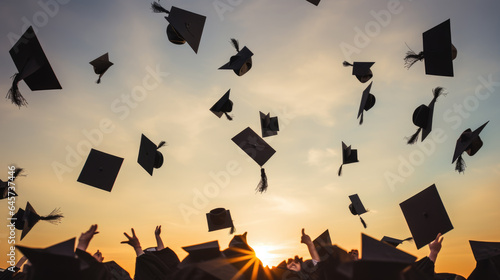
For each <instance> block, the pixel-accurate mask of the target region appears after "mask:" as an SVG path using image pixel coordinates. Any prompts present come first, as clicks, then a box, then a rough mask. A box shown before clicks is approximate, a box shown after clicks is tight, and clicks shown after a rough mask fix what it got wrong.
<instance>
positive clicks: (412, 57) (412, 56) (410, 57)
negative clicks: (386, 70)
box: [404, 49, 424, 69]
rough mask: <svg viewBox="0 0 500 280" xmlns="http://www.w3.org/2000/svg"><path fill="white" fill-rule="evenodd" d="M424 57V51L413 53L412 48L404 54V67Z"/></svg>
mask: <svg viewBox="0 0 500 280" xmlns="http://www.w3.org/2000/svg"><path fill="white" fill-rule="evenodd" d="M422 59H424V52H423V51H422V52H419V53H418V54H417V53H415V52H414V51H413V50H412V49H410V50H409V51H407V52H406V56H405V58H404V61H405V68H406V69H410V67H412V66H413V64H415V62H417V61H422Z"/></svg>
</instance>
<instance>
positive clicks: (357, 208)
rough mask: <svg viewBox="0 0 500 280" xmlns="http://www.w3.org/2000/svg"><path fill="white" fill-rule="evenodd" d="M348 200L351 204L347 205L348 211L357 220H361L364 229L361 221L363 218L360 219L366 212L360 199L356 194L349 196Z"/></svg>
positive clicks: (364, 224) (362, 221) (364, 225)
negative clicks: (357, 218) (357, 217)
mask: <svg viewBox="0 0 500 280" xmlns="http://www.w3.org/2000/svg"><path fill="white" fill-rule="evenodd" d="M349 199H350V200H351V204H349V210H350V211H351V213H352V214H353V215H358V216H359V219H360V220H361V223H362V224H363V227H364V228H366V223H365V221H364V220H363V218H361V214H364V213H366V212H368V211H367V210H366V209H365V206H363V203H362V202H361V199H360V198H359V196H358V195H357V194H353V195H350V196H349Z"/></svg>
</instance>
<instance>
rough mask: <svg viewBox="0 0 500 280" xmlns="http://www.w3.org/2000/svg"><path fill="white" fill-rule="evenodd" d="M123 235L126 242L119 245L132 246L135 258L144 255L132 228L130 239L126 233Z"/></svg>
mask: <svg viewBox="0 0 500 280" xmlns="http://www.w3.org/2000/svg"><path fill="white" fill-rule="evenodd" d="M123 234H124V235H125V237H127V239H128V240H127V241H122V242H121V244H128V245H130V246H132V248H134V250H135V254H136V255H137V256H140V255H142V254H144V251H143V250H142V247H141V243H140V242H139V238H137V236H136V235H135V231H134V229H133V228H132V237H130V236H129V235H128V234H127V233H126V232H124V233H123Z"/></svg>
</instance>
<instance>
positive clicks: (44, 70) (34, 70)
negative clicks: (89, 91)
mask: <svg viewBox="0 0 500 280" xmlns="http://www.w3.org/2000/svg"><path fill="white" fill-rule="evenodd" d="M9 53H10V56H11V57H12V60H13V61H14V64H15V65H16V68H17V70H18V71H19V72H18V73H16V74H15V75H14V76H13V81H12V87H11V88H10V90H9V92H8V94H7V97H8V98H9V99H10V100H11V101H12V103H14V104H16V105H17V106H19V107H21V106H26V105H27V104H28V103H27V102H26V99H24V97H23V96H22V95H21V93H20V92H19V88H18V83H19V82H20V81H21V80H24V82H26V84H27V85H28V87H29V88H30V89H31V90H32V91H37V90H49V89H62V87H61V85H60V84H59V81H58V80H57V77H56V75H55V74H54V71H53V70H52V67H51V66H50V63H49V61H48V59H47V57H46V56H45V53H44V52H43V49H42V46H41V45H40V42H39V41H38V38H37V37H36V34H35V32H34V31H33V27H31V26H30V27H29V28H28V29H27V30H26V32H24V34H23V36H21V38H20V39H19V40H18V41H17V42H16V44H15V45H14V46H13V47H12V48H11V49H10V51H9Z"/></svg>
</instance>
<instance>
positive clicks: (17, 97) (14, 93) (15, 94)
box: [5, 73, 28, 108]
mask: <svg viewBox="0 0 500 280" xmlns="http://www.w3.org/2000/svg"><path fill="white" fill-rule="evenodd" d="M12 79H13V80H12V87H11V88H10V89H9V91H8V92H7V96H6V97H5V98H8V99H10V101H12V103H14V104H16V105H17V106H18V107H19V108H21V106H26V105H28V102H27V101H26V99H24V97H23V96H22V94H21V92H19V88H18V87H17V84H18V83H19V81H20V80H21V79H20V77H19V73H16V74H14V76H12Z"/></svg>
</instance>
